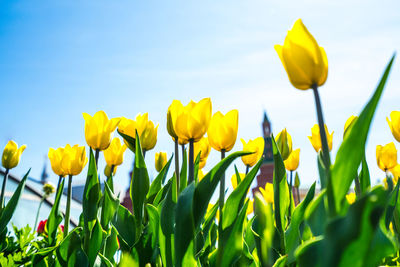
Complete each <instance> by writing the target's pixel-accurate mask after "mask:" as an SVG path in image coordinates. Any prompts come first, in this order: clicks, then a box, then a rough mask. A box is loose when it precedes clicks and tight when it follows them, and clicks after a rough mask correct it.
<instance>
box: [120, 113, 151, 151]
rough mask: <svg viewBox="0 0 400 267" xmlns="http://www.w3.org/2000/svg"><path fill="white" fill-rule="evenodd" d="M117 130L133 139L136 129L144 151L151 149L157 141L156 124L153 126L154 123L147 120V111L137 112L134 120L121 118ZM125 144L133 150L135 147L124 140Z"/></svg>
mask: <svg viewBox="0 0 400 267" xmlns="http://www.w3.org/2000/svg"><path fill="white" fill-rule="evenodd" d="M118 130H119V131H120V132H121V133H123V134H126V135H128V136H130V137H132V138H133V139H135V138H136V131H137V132H138V135H139V139H140V145H141V146H142V149H143V150H144V151H148V150H151V149H153V148H154V147H155V145H156V143H157V130H158V125H157V126H156V127H154V123H153V122H152V121H151V120H149V115H148V113H144V114H143V115H142V114H140V113H139V114H137V115H136V118H135V120H131V119H127V118H122V120H121V123H120V124H119V125H118ZM124 142H125V144H126V145H127V146H128V147H129V149H130V150H132V151H133V152H135V148H134V147H131V146H130V145H129V143H128V142H126V140H124Z"/></svg>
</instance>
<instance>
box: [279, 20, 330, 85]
mask: <svg viewBox="0 0 400 267" xmlns="http://www.w3.org/2000/svg"><path fill="white" fill-rule="evenodd" d="M275 50H276V52H277V53H278V55H279V58H280V60H281V61H282V64H283V67H284V68H285V70H286V72H287V75H288V77H289V80H290V82H291V83H292V85H293V86H294V87H295V88H297V89H301V90H307V89H310V88H312V87H313V86H314V85H317V86H322V85H323V84H324V83H325V81H326V78H327V77H328V58H327V56H326V53H325V50H324V49H323V48H322V47H320V46H319V45H318V43H317V41H316V40H315V39H314V37H313V36H312V35H311V33H310V32H309V31H308V30H307V28H306V27H305V26H304V24H303V22H302V21H301V19H298V20H297V21H296V22H295V23H294V25H293V27H292V29H291V30H289V31H288V33H287V35H286V38H285V42H284V43H283V46H282V45H275Z"/></svg>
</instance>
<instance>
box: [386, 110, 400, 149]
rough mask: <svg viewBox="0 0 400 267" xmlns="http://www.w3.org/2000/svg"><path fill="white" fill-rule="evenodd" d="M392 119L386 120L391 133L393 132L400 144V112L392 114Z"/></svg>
mask: <svg viewBox="0 0 400 267" xmlns="http://www.w3.org/2000/svg"><path fill="white" fill-rule="evenodd" d="M390 119H391V120H392V121H390V120H389V118H386V121H387V122H388V124H389V127H390V131H392V134H393V137H394V138H395V139H396V140H397V142H400V111H392V112H390Z"/></svg>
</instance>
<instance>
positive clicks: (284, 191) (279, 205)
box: [272, 136, 290, 254]
mask: <svg viewBox="0 0 400 267" xmlns="http://www.w3.org/2000/svg"><path fill="white" fill-rule="evenodd" d="M272 150H273V152H274V164H275V167H274V207H275V222H276V228H277V230H278V232H279V235H280V248H279V249H278V250H279V251H280V252H281V253H282V254H283V253H284V252H285V237H284V229H285V227H286V217H285V214H286V212H287V210H288V208H289V203H290V199H289V188H288V185H287V180H286V169H285V164H284V163H283V159H282V156H281V154H280V153H279V149H278V147H277V145H276V142H275V139H274V137H273V136H272Z"/></svg>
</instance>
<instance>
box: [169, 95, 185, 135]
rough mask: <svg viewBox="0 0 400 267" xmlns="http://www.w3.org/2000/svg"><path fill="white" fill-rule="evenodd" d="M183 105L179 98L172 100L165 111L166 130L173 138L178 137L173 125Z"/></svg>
mask: <svg viewBox="0 0 400 267" xmlns="http://www.w3.org/2000/svg"><path fill="white" fill-rule="evenodd" d="M183 109H184V108H183V105H182V103H181V101H179V100H174V101H172V104H171V105H170V106H169V107H168V112H167V130H168V133H169V135H170V136H171V137H172V138H173V139H174V140H175V139H176V138H178V135H177V134H176V132H175V125H176V119H177V118H178V116H179V115H180V114H181V113H182V112H183Z"/></svg>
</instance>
